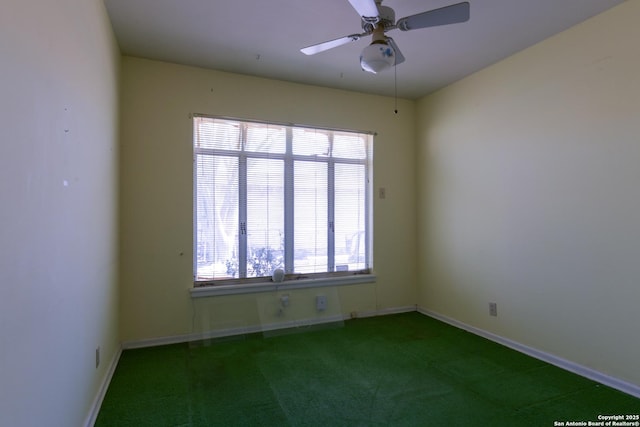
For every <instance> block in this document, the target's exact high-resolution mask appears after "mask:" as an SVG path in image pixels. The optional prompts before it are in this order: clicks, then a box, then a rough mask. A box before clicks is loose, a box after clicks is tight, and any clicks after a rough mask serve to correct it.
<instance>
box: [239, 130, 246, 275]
mask: <svg viewBox="0 0 640 427" xmlns="http://www.w3.org/2000/svg"><path fill="white" fill-rule="evenodd" d="M242 129H243V130H245V128H244V127H243V128H242ZM246 134H247V133H246V130H245V131H243V132H241V138H242V140H241V144H242V151H241V152H240V154H239V156H238V277H240V278H245V277H247V155H246V153H245V151H244V146H245V138H246Z"/></svg>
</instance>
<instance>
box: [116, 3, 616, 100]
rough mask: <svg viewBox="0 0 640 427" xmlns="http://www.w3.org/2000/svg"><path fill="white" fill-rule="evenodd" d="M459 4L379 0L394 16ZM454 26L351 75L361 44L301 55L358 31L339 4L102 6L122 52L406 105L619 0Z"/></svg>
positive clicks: (480, 11) (403, 37)
mask: <svg viewBox="0 0 640 427" xmlns="http://www.w3.org/2000/svg"><path fill="white" fill-rule="evenodd" d="M458 1H459V0H385V1H384V2H383V4H384V5H386V6H389V7H392V8H393V9H394V10H395V12H396V18H397V19H399V18H401V17H404V16H408V15H413V14H415V13H419V12H423V11H425V10H431V9H435V8H438V7H442V6H446V5H449V4H453V3H457V2H458ZM469 1H470V3H471V19H470V20H469V21H468V22H465V23H462V24H454V25H448V26H443V27H434V28H427V29H420V30H414V31H407V32H403V31H399V30H394V31H392V32H391V33H389V35H391V36H392V37H393V38H394V40H395V41H396V43H397V44H398V45H399V47H400V49H401V51H402V53H403V54H404V56H405V58H406V62H404V63H402V64H400V65H398V67H397V68H396V69H395V72H394V69H391V70H386V71H384V72H382V73H379V74H376V75H374V74H370V73H366V72H364V71H362V70H361V69H360V64H359V57H360V51H361V50H362V49H363V48H364V47H365V46H366V45H367V44H368V43H369V41H368V40H367V39H364V38H363V39H361V40H359V41H357V42H353V43H350V44H347V45H344V46H340V47H338V48H335V49H332V50H329V51H326V52H322V53H319V54H316V55H314V56H306V55H304V54H302V53H301V52H300V49H301V48H303V47H306V46H308V45H311V44H315V43H319V42H323V41H326V40H331V39H335V38H338V37H342V36H346V35H349V34H354V33H359V32H361V27H360V17H359V16H358V14H357V13H356V12H355V10H354V9H353V8H352V7H351V5H350V4H349V2H348V1H347V0H314V1H312V0H226V1H222V0H105V4H106V7H107V11H108V13H109V16H110V19H111V22H112V25H113V29H114V31H115V34H116V38H117V40H118V43H119V45H120V49H121V51H122V53H123V54H125V55H132V56H138V57H143V58H150V59H156V60H161V61H168V62H174V63H179V64H186V65H194V66H199V67H204V68H211V69H215V70H222V71H230V72H234V73H240V74H248V75H253V76H260V77H267V78H273V79H278V80H286V81H291V82H299V83H305V84H311V85H318V86H325V87H333V88H340V89H347V90H354V91H359V92H365V93H371V94H380V95H387V96H393V95H394V90H395V89H394V88H395V87H396V83H395V81H394V80H395V79H397V93H398V96H399V97H402V98H410V99H416V98H419V97H421V96H424V95H426V94H428V93H431V92H433V91H434V90H437V89H438V88H441V87H443V86H446V85H448V84H450V83H452V82H454V81H456V80H459V79H461V78H462V77H464V76H467V75H469V74H471V73H473V72H475V71H477V70H480V69H482V68H484V67H486V66H488V65H490V64H492V63H494V62H497V61H499V60H500V59H502V58H505V57H507V56H509V55H511V54H513V53H515V52H517V51H519V50H522V49H524V48H526V47H528V46H531V45H533V44H535V43H537V42H539V41H541V40H543V39H545V38H547V37H550V36H551V35H553V34H556V33H558V32H560V31H562V30H564V29H566V28H569V27H571V26H573V25H575V24H577V23H579V22H582V21H584V20H586V19H588V18H590V17H592V16H594V15H597V14H598V13H600V12H603V11H604V10H606V9H608V8H610V7H613V6H615V5H617V4H619V3H622V2H623V1H625V0H469Z"/></svg>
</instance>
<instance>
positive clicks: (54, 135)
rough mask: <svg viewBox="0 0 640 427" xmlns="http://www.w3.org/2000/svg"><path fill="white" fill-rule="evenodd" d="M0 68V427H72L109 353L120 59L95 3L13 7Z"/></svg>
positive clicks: (1, 31)
mask: <svg viewBox="0 0 640 427" xmlns="http://www.w3.org/2000/svg"><path fill="white" fill-rule="evenodd" d="M0 58H2V59H1V61H2V65H0V129H1V130H2V133H1V136H0V138H1V142H0V272H1V275H0V425H2V426H64V427H68V426H79V425H82V424H83V423H84V422H85V420H86V419H88V418H89V411H90V406H91V404H92V401H93V399H94V398H95V397H96V396H97V394H98V390H99V386H100V384H101V382H102V381H103V379H104V378H105V376H106V373H107V367H108V366H109V363H110V362H111V360H113V358H114V356H115V355H116V353H117V351H118V348H119V341H118V324H117V322H118V307H117V304H118V296H117V291H118V286H117V253H116V251H117V239H118V227H117V225H118V224H117V213H118V209H117V180H118V168H117V148H118V144H117V117H118V113H117V108H118V101H117V96H118V89H117V86H118V68H119V61H120V54H119V52H118V49H117V47H116V43H115V40H114V38H113V34H112V32H111V26H110V24H109V22H108V19H107V15H106V11H105V10H104V6H103V3H102V1H101V0H90V1H88V0H56V1H55V2H52V1H48V0H20V1H10V2H3V3H2V6H1V7H0ZM97 346H100V347H101V353H102V363H101V365H100V367H99V368H98V369H96V367H95V349H96V347H97Z"/></svg>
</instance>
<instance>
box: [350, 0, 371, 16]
mask: <svg viewBox="0 0 640 427" xmlns="http://www.w3.org/2000/svg"><path fill="white" fill-rule="evenodd" d="M349 3H351V6H352V7H353V8H354V9H355V10H356V12H358V15H360V16H361V17H363V18H376V17H377V16H378V6H376V2H375V1H374V0H349Z"/></svg>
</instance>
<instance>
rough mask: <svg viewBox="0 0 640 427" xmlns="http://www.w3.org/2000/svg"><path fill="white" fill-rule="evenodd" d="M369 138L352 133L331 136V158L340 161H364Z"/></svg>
mask: <svg viewBox="0 0 640 427" xmlns="http://www.w3.org/2000/svg"><path fill="white" fill-rule="evenodd" d="M369 138H370V136H369V135H364V134H357V133H356V134H354V133H337V132H336V133H335V134H334V135H333V150H332V156H333V157H338V158H342V159H366V158H367V145H368V141H369Z"/></svg>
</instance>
